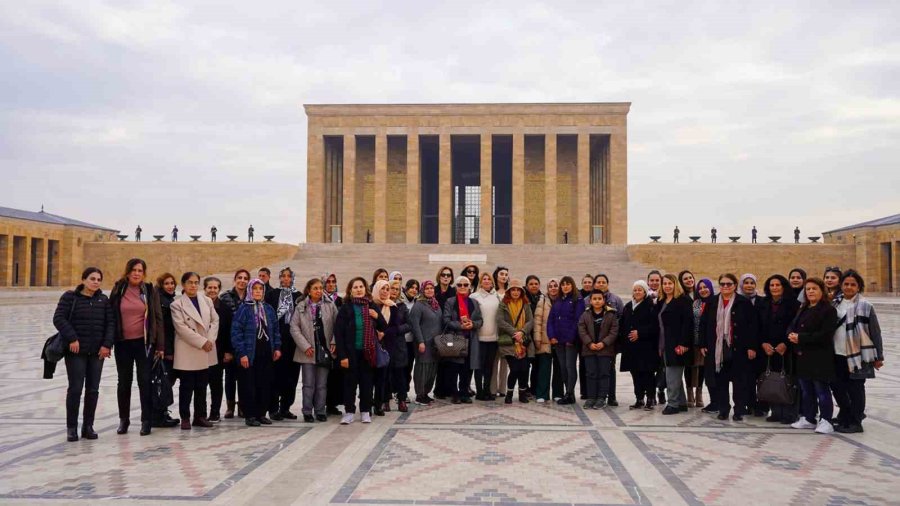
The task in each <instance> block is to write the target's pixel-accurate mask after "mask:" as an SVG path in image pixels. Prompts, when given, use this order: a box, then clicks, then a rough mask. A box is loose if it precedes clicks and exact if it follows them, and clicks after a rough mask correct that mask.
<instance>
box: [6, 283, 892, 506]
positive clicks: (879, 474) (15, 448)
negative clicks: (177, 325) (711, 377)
mask: <svg viewBox="0 0 900 506" xmlns="http://www.w3.org/2000/svg"><path fill="white" fill-rule="evenodd" d="M56 296H57V295H54V294H37V295H35V294H27V295H26V296H24V297H19V296H18V295H16V296H15V297H13V296H10V295H9V294H3V296H2V297H0V336H2V339H3V342H4V344H5V346H4V353H3V355H2V357H0V384H2V386H3V388H2V389H0V502H3V503H22V504H25V503H27V504H33V503H38V502H43V503H49V504H61V503H66V504H70V503H72V504H97V503H99V501H109V500H117V501H128V502H132V503H145V504H167V503H170V504H177V503H184V504H188V503H190V504H197V503H198V502H199V503H204V502H209V503H216V504H240V503H251V502H252V503H256V504H300V505H308V504H330V503H356V504H510V503H515V504H560V505H561V504H623V505H624V504H658V505H662V504H665V505H677V504H730V505H737V504H751V503H755V504H829V505H839V504H853V505H862V504H872V505H875V504H900V485H898V483H900V408H898V406H897V404H896V403H897V402H898V401H900V373H898V372H897V369H896V366H895V364H897V363H898V360H900V347H898V344H897V339H896V338H897V336H898V334H900V301H896V300H891V299H882V300H877V304H876V308H877V311H878V313H879V316H880V319H881V322H882V326H883V329H884V334H885V339H884V340H885V351H886V355H887V360H886V363H887V365H886V366H885V368H884V369H883V370H882V371H883V372H881V373H879V378H878V379H876V380H875V381H872V382H870V383H869V384H868V390H867V391H868V409H867V412H868V419H867V420H866V422H865V428H866V432H865V433H863V434H856V435H849V436H845V435H839V434H834V435H831V436H821V435H816V434H814V433H813V432H811V431H809V432H807V431H802V432H801V431H797V430H793V429H790V428H788V427H786V426H783V425H777V424H776V425H773V424H767V423H766V422H764V421H763V420H762V419H760V418H752V417H748V418H747V419H746V421H745V422H743V423H737V422H731V421H727V422H720V421H718V420H716V419H715V418H714V417H712V416H710V415H706V414H703V413H701V412H700V411H699V409H696V408H694V409H692V410H691V411H690V412H689V413H688V414H686V415H680V416H678V415H676V416H667V417H664V416H662V415H661V414H660V411H659V410H656V411H654V412H646V411H643V410H640V411H630V410H629V409H628V408H627V407H626V405H627V404H628V402H622V401H630V400H631V397H632V396H631V395H630V393H629V392H630V389H631V380H630V377H628V376H626V375H624V374H623V375H620V377H619V382H618V389H619V393H618V397H619V400H620V402H622V406H620V407H617V408H607V409H605V410H602V411H594V410H591V411H588V412H585V411H584V410H582V409H581V408H580V407H577V406H556V405H553V404H543V405H541V404H535V403H529V404H519V403H514V404H513V405H511V406H507V405H504V404H503V403H502V402H497V403H484V402H480V403H476V404H473V405H451V404H446V403H436V405H434V406H433V407H428V408H422V407H415V408H413V409H411V412H410V413H407V414H400V413H398V412H396V411H394V412H391V413H388V414H387V416H386V417H383V418H380V417H375V420H374V422H373V423H372V424H371V425H362V424H360V423H358V422H357V423H354V424H353V425H351V426H349V427H341V426H339V425H338V423H337V420H336V419H334V418H333V419H332V420H329V422H327V423H319V424H304V423H302V422H297V421H289V422H276V423H275V425H272V426H269V427H263V428H249V427H245V426H244V425H243V423H242V421H240V420H223V421H222V422H220V423H219V424H217V427H216V428H215V429H209V430H200V429H194V430H192V431H190V432H187V431H181V430H179V429H177V428H176V429H154V431H153V434H152V435H151V436H149V437H139V436H138V434H137V428H136V427H135V426H134V425H132V429H133V430H132V431H130V432H129V434H128V435H125V436H117V435H116V434H115V427H116V423H117V414H116V400H115V390H116V375H115V366H114V364H112V363H107V364H106V365H105V366H104V371H103V381H102V383H101V393H100V406H99V408H98V413H97V422H96V425H95V428H96V430H97V431H98V432H99V433H100V439H98V440H96V441H86V440H81V441H79V442H77V443H67V442H66V441H65V430H64V429H65V406H64V398H65V391H66V381H65V370H64V366H62V365H61V366H60V368H59V370H58V371H57V375H56V376H55V378H54V379H53V380H43V379H41V373H42V363H41V361H40V360H39V358H38V357H39V355H40V347H41V345H42V344H43V342H44V340H45V339H46V336H48V335H50V334H52V333H53V329H52V324H51V322H50V317H51V314H52V312H53V309H54V307H55V298H56ZM136 404H137V392H135V393H134V399H133V406H134V405H136ZM294 411H295V412H298V411H299V406H295V409H294ZM138 417H139V415H138V413H137V410H135V412H134V413H133V414H132V420H137V419H138Z"/></svg>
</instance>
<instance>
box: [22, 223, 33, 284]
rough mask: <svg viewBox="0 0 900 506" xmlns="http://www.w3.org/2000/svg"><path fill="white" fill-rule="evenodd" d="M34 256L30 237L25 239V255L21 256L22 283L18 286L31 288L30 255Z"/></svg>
mask: <svg viewBox="0 0 900 506" xmlns="http://www.w3.org/2000/svg"><path fill="white" fill-rule="evenodd" d="M33 254H34V251H33V250H32V249H31V236H30V235H29V236H27V237H25V254H24V255H23V258H24V260H25V261H24V262H23V264H24V265H22V277H21V278H20V279H21V281H22V283H21V284H20V285H19V286H31V255H33Z"/></svg>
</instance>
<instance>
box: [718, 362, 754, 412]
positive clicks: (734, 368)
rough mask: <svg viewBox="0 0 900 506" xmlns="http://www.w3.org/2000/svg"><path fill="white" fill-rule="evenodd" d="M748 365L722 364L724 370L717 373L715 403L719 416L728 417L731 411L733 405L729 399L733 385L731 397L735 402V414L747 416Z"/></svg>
mask: <svg viewBox="0 0 900 506" xmlns="http://www.w3.org/2000/svg"><path fill="white" fill-rule="evenodd" d="M747 365H748V364H743V363H735V362H726V363H724V364H722V369H721V370H720V371H719V372H717V373H715V380H716V385H715V388H714V394H713V395H714V399H713V400H714V402H715V403H716V407H717V408H718V409H719V414H722V415H728V412H729V411H730V410H731V403H730V402H729V399H728V386H729V384H731V386H732V389H731V397H732V399H731V400H733V401H734V414H736V415H746V414H747V409H746V406H747V392H748V389H747V384H746V383H747V378H748V377H749V374H748V372H747V370H748V367H747Z"/></svg>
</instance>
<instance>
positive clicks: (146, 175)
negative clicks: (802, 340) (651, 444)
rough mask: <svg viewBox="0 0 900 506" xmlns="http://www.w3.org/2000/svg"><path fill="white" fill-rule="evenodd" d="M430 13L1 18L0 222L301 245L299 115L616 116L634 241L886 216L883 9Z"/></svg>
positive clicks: (892, 61)
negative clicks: (571, 108) (442, 106)
mask: <svg viewBox="0 0 900 506" xmlns="http://www.w3.org/2000/svg"><path fill="white" fill-rule="evenodd" d="M431 3H432V2H400V1H393V2H384V3H378V2H367V3H364V2H346V3H344V2H336V1H329V2H299V1H291V2H288V1H282V2H266V1H256V2H247V3H245V4H244V5H227V4H223V3H222V2H212V1H210V2H189V1H179V2H170V1H167V0H152V1H149V2H139V1H123V0H116V1H113V2H95V1H91V0H82V1H78V2H43V1H39V0H29V1H28V2H0V65H2V69H3V70H2V77H0V104H2V107H0V175H2V180H3V181H4V182H5V183H6V185H7V188H6V190H5V191H4V192H3V196H2V198H0V205H3V206H8V207H15V208H21V209H29V210H38V209H40V206H41V204H43V205H45V206H46V209H47V210H48V211H50V212H53V213H56V214H60V215H64V216H69V217H73V218H78V219H81V220H84V221H88V222H93V223H97V224H102V225H106V226H109V227H112V228H117V229H121V230H123V231H125V232H126V233H133V231H134V227H135V225H136V224H137V223H140V224H141V225H142V226H143V228H144V234H145V236H149V235H151V234H153V233H168V231H169V230H170V229H171V227H172V225H173V224H176V223H177V224H178V226H179V228H180V229H181V231H182V234H183V235H185V236H186V235H188V234H190V233H203V234H206V233H208V230H209V226H210V225H211V224H213V223H215V224H216V225H217V226H218V228H219V230H220V235H224V234H226V233H240V234H241V235H243V234H245V233H246V228H247V226H248V225H249V224H250V223H253V225H255V227H256V230H257V234H258V235H263V234H275V235H276V236H277V239H278V240H281V241H286V242H297V241H302V240H304V237H305V191H306V190H305V181H306V179H305V178H306V117H305V115H304V113H303V109H302V104H304V103H398V102H401V103H411V102H426V103H427V102H610V101H630V102H632V108H631V113H630V115H629V132H628V134H629V139H628V140H629V148H628V149H629V151H628V169H629V188H628V199H629V201H628V207H629V240H630V241H631V242H646V241H647V236H648V235H651V234H654V233H658V234H663V235H666V236H668V235H669V234H670V233H671V229H672V228H673V226H674V225H675V224H678V225H679V226H680V228H681V230H682V233H683V235H693V234H694V233H696V234H703V235H704V236H705V235H707V234H708V231H709V228H710V226H711V225H713V224H714V225H716V226H717V227H718V229H719V234H720V236H725V235H731V234H741V235H745V236H746V235H748V233H749V232H748V230H749V228H750V227H751V226H752V225H754V224H755V225H757V227H758V228H759V229H760V231H761V234H762V235H772V234H776V233H777V234H778V235H783V236H788V235H790V233H791V231H792V230H793V227H794V225H799V226H800V228H801V230H802V231H803V234H804V236H805V235H813V234H816V235H818V233H820V232H821V231H824V230H828V229H831V228H836V227H839V226H842V225H846V224H851V223H856V222H858V221H864V220H868V219H873V218H878V217H881V216H885V215H889V214H894V213H900V199H898V196H897V193H898V189H900V170H898V168H900V167H898V160H900V142H898V140H900V85H898V83H900V31H898V30H897V26H898V22H900V4H898V2H895V1H885V2H874V1H873V2H862V3H861V2H844V3H843V4H841V3H838V2H827V3H828V4H834V5H831V6H829V7H827V8H826V7H823V6H824V5H825V3H823V2H812V3H809V2H803V3H798V4H796V5H792V4H791V2H783V1H779V2H772V3H771V4H768V5H766V4H765V3H764V2H750V3H748V2H697V3H691V2H687V3H686V2H669V3H665V4H663V3H660V4H645V5H643V6H640V7H638V6H636V5H637V4H636V3H632V2H585V1H575V2H563V1H554V2H546V3H544V4H541V3H537V2H533V3H532V2H523V1H515V2H483V1H482V2H471V3H469V2H462V1H459V2H443V3H442V4H443V5H442V6H437V5H435V6H431V5H429V4H431ZM435 4H436V3H435Z"/></svg>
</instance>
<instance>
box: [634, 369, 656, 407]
mask: <svg viewBox="0 0 900 506" xmlns="http://www.w3.org/2000/svg"><path fill="white" fill-rule="evenodd" d="M631 381H632V382H633V383H634V398H635V399H637V400H639V401H641V400H644V397H646V398H647V401H652V400H655V399H656V393H655V390H656V377H655V374H654V372H653V371H631Z"/></svg>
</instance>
